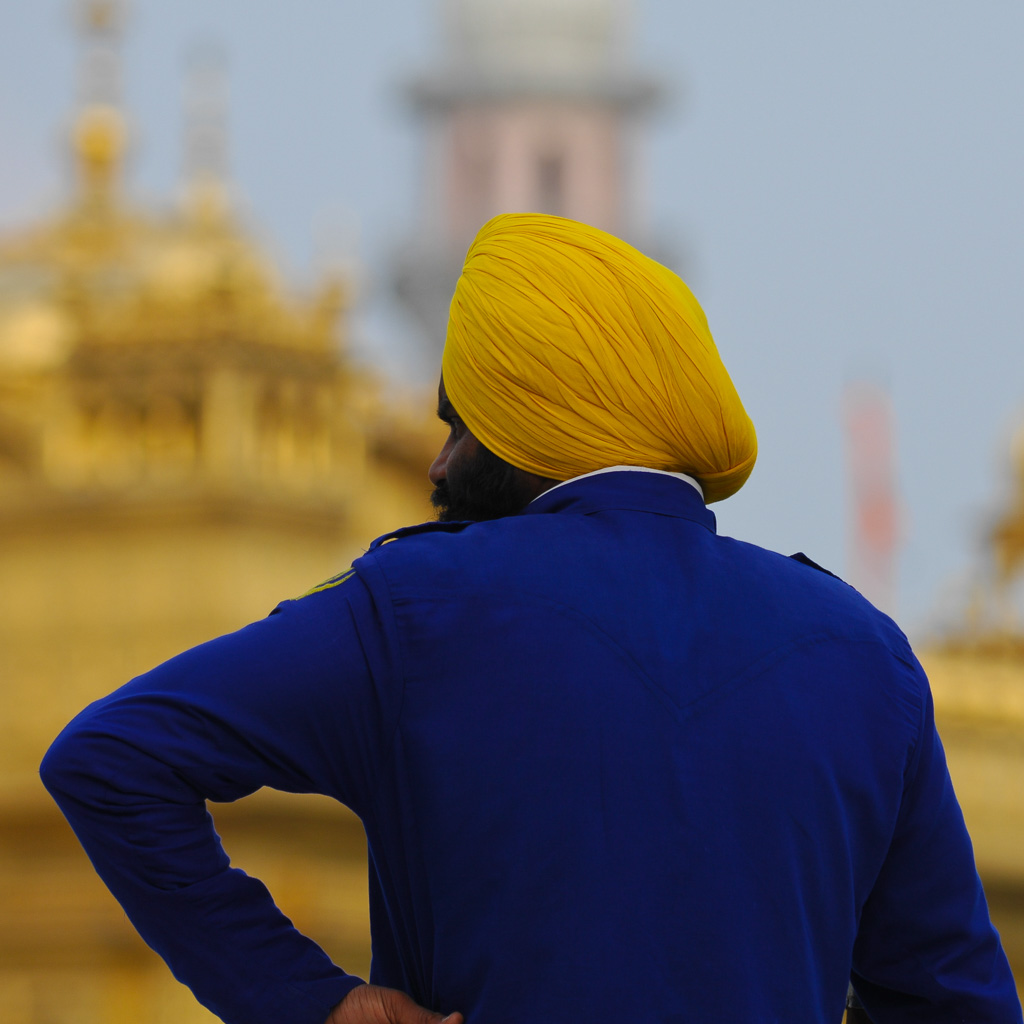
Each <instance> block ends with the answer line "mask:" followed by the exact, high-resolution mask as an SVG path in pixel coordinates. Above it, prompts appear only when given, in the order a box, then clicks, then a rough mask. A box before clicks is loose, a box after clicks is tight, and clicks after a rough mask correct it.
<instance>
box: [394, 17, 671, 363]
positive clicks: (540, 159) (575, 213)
mask: <svg viewBox="0 0 1024 1024" xmlns="http://www.w3.org/2000/svg"><path fill="white" fill-rule="evenodd" d="M443 11H444V27H445V50H444V53H443V55H442V64H441V67H440V68H439V69H438V70H437V71H435V72H433V73H431V74H427V75H424V76H422V77H421V78H419V79H418V80H417V81H416V82H414V83H413V85H412V86H411V88H410V98H411V100H412V103H413V105H414V108H415V110H416V111H417V114H418V116H419V117H420V119H421V122H422V124H423V131H424V136H425V139H424V142H425V150H424V166H423V168H422V174H423V181H422V201H421V204H420V209H421V210H422V211H423V213H422V219H421V221H420V223H419V224H417V225H415V234H414V235H413V237H412V239H411V240H410V242H409V244H408V245H406V246H405V247H404V248H403V249H402V251H401V253H400V254H399V255H398V256H397V258H396V265H395V285H396V290H397V292H398V295H399V297H400V298H401V299H402V301H403V302H404V303H405V305H406V306H407V307H408V309H409V310H410V312H411V313H412V314H413V315H414V317H415V318H416V320H417V321H418V322H419V324H420V326H421V328H422V329H423V331H424V333H425V336H426V338H427V339H428V341H429V342H430V343H431V346H432V347H431V348H430V351H429V353H428V354H427V358H429V360H430V361H431V364H432V365H433V364H434V363H436V360H437V357H438V356H439V354H440V351H441V347H442V345H443V342H444V330H445V324H446V322H447V315H448V303H449V301H450V299H451V291H452V282H453V281H454V280H455V279H456V277H457V276H458V272H459V268H460V266H461V264H462V259H463V257H464V256H465V253H466V249H467V247H468V246H469V243H470V242H471V241H472V239H473V236H474V235H475V234H476V232H477V230H478V229H479V228H480V226H481V225H482V224H483V223H484V222H485V221H487V220H488V219H489V218H491V217H493V216H495V215H496V214H498V213H506V212H539V213H553V214H557V215H560V216H563V217H571V218H573V219H575V220H581V221H585V222H586V223H588V224H593V225H595V226H596V227H599V228H603V229H605V230H606V231H611V232H612V233H614V234H617V235H620V236H623V237H625V238H627V239H629V240H633V241H637V244H641V243H642V242H648V241H649V240H638V239H637V234H638V232H639V231H640V230H642V228H643V225H641V224H639V223H638V219H639V218H638V216H637V211H636V209H635V207H634V200H635V192H634V186H635V181H634V178H635V174H634V167H633V162H634V159H635V155H636V153H635V150H636V142H637V140H636V138H635V137H634V136H635V135H636V132H637V125H638V121H639V118H640V116H641V115H642V114H643V113H644V112H646V111H647V110H649V109H650V108H651V107H652V105H653V104H654V103H655V101H656V100H657V99H658V96H659V90H658V88H657V86H656V85H655V83H654V82H653V81H650V80H648V79H646V78H644V77H641V76H639V75H637V74H635V73H634V72H632V71H631V70H630V68H629V67H628V64H627V56H628V54H627V49H626V42H627V40H628V39H629V29H630V19H629V9H628V3H627V2H626V0H444V8H443ZM645 247H646V248H647V249H648V250H649V249H650V246H649V245H646V246H645Z"/></svg>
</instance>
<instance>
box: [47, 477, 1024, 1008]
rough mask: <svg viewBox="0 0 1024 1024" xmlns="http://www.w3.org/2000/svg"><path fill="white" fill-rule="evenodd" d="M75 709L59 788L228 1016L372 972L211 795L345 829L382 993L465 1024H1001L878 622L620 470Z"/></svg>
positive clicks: (931, 753) (955, 819)
mask: <svg viewBox="0 0 1024 1024" xmlns="http://www.w3.org/2000/svg"><path fill="white" fill-rule="evenodd" d="M400 534H401V535H400V536H398V537H396V538H394V539H393V540H392V542H390V543H380V542H378V543H376V544H375V546H374V547H373V548H372V549H371V551H370V552H369V553H368V554H367V555H365V556H364V557H363V558H361V559H359V560H358V561H357V562H356V563H355V565H354V569H355V572H354V573H350V574H347V575H343V576H341V577H339V579H338V580H336V581H335V582H334V583H333V585H330V586H326V587H324V588H323V589H320V590H319V591H318V592H316V593H313V594H311V595H309V596H307V597H305V598H302V599H300V600H296V601H285V602H284V603H282V604H281V605H280V606H279V607H278V608H277V609H276V610H275V612H274V613H273V614H272V615H270V616H269V617H268V618H267V619H265V620H263V621H261V622H257V623H255V624H253V625H250V626H247V627H246V628H245V629H242V630H240V631H239V632H237V633H234V634H232V635H230V636H226V637H222V638H221V639H218V640H215V641H212V642H211V643H208V644H204V645H203V646H201V647H198V648H196V649H194V650H191V651H188V652H186V653H184V654H182V655H180V656H179V657H177V658H175V659H173V660H172V661H169V662H167V663H166V664H165V665H162V666H160V667H159V668H156V669H154V670H153V671H152V672H149V673H147V674H146V675H144V676H142V677H140V678H138V679H136V680H134V681H133V682H131V683H129V684H128V685H127V686H124V687H122V688H121V689H120V690H118V691H116V692H115V693H113V694H111V695H110V696H109V697H107V698H105V699H104V700H102V701H99V702H98V703H96V704H93V705H92V706H90V707H89V708H87V709H86V710H85V711H84V712H82V714H81V715H79V716H78V717H77V718H76V719H75V720H74V722H72V724H71V725H70V726H68V728H67V729H66V730H65V731H64V732H63V733H62V734H61V736H60V737H59V738H58V739H57V741H56V742H55V743H54V745H53V747H52V748H51V750H50V752H49V753H48V755H47V757H46V760H45V761H44V764H43V779H44V781H45V783H46V785H47V786H48V788H49V789H50V791H51V792H52V793H53V795H54V797H55V798H56V799H57V801H58V802H59V803H60V805H61V807H62V808H63V810H64V813H65V814H66V815H67V817H68V820H69V821H70V822H71V824H72V826H73V827H74V829H75V831H76V832H77V833H78V835H79V837H80V839H81V841H82V843H83V845H84V846H85V848H86V850H87V851H88V852H89V855H90V857H91V858H92V860H93V863H94V864H95V866H96V869H97V870H98V871H99V873H100V874H101V875H102V876H103V878H104V880H105V881H106V883H107V884H108V885H109V886H110V888H111V889H112V890H113V892H114V894H115V895H116V896H117V898H118V899H119V900H120V901H121V902H122V904H123V905H124V907H125V909H126V910H127V912H128V914H129V915H130V917H131V918H132V920H133V922H134V923H135V924H136V926H137V927H138V929H139V931H140V932H141V933H142V935H143V936H144V937H145V939H146V941H147V942H149V943H150V944H151V945H152V946H153V947H154V948H155V949H156V950H157V951H158V952H159V953H160V954H161V955H163V956H164V957H165V958H166V959H167V961H168V962H169V963H170V965H171V967H172V969H173V970H174V972H175V974H176V975H177V976H178V977H179V978H180V979H181V980H183V981H185V982H186V983H187V984H189V985H191V986H192V988H193V990H194V991H195V993H196V995H197V996H198V997H199V998H200V999H201V1000H202V1001H203V1002H204V1003H206V1005H208V1006H209V1007H210V1008H211V1009H213V1010H214V1012H216V1013H218V1014H219V1015H221V1016H222V1017H223V1018H224V1019H225V1020H227V1021H237V1022H239V1024H261V1022H266V1024H280V1022H282V1021H289V1022H298V1024H321V1022H322V1021H323V1019H324V1017H325V1016H326V1015H327V1012H328V1010H329V1009H330V1007H331V1006H332V1005H333V1004H334V1003H336V1002H337V1001H338V1000H339V999H341V998H342V997H343V996H344V995H345V993H346V992H347V991H348V990H349V989H350V988H351V987H352V986H353V985H355V984H356V983H357V982H356V979H353V978H351V977H350V976H348V975H345V974H343V973H342V972H341V971H340V970H339V969H338V968H336V967H335V966H333V965H332V964H331V963H330V961H329V960H328V958H327V957H326V956H325V954H323V953H322V952H321V951H320V950H319V949H318V948H317V947H316V946H315V945H313V944H312V943H311V942H309V941H308V940H306V939H305V938H303V937H302V936H300V935H299V934H298V933H297V932H296V931H295V930H294V929H293V928H292V927H291V925H290V924H289V922H288V921H287V920H286V919H285V918H284V917H283V916H281V915H280V914H279V913H278V912H277V910H276V909H275V907H274V906H273V903H272V901H271V899H270V896H269V894H268V893H267V892H266V890H265V889H264V888H263V887H262V886H261V885H260V884H259V883H258V882H257V881H255V880H254V879H250V878H248V877H247V876H246V875H244V874H243V873H242V872H240V871H238V870H236V869H233V868H231V867H229V865H228V860H227V857H226V856H225V854H224V852H223V851H222V850H221V847H220V844H219V841H218V839H217V837H216V835H215V833H214V831H213V828H212V823H211V820H210V818H209V816H208V814H207V812H206V808H205V802H204V801H205V800H215V801H223V800H234V799H237V798H238V797H241V796H244V795H245V794H247V793H251V792H252V791H254V790H256V789H258V788H259V787H260V786H273V787H276V788H278V789H282V790H287V791H291V792H319V793H326V794H328V795H330V796H333V797H336V798H337V799H338V800H341V801H342V802H344V803H345V804H347V805H348V806H349V807H351V808H352V809H353V810H354V811H355V812H356V813H357V814H358V815H359V816H360V818H361V819H362V821H363V823H364V826H365V828H366V834H367V838H368V843H369V853H370V896H371V916H372V933H373V953H374V959H373V968H372V980H373V981H374V982H377V983H379V984H383V985H390V986H395V987H398V988H402V989H404V990H405V991H406V992H408V993H409V994H410V995H412V996H413V997H414V998H415V999H416V1000H418V1001H420V1002H421V1003H423V1004H425V1005H426V1006H428V1007H431V1008H433V1009H438V1010H442V1011H444V1012H446V1013H447V1012H451V1011H453V1010H461V1011H463V1012H464V1013H465V1014H466V1015H467V1020H468V1021H469V1022H470V1024H505V1022H507V1024H512V1022H517V1024H522V1022H526V1021H544V1022H545V1024H555V1022H566V1024H578V1022H581V1021H588V1022H590V1021H618V1020H637V1021H645V1022H676V1021H678V1022H682V1021H686V1022H688V1024H723V1022H741V1021H742V1022H747V1021H749V1022H754V1021H757V1022H763V1021H779V1022H785V1024H822V1022H829V1021H834V1022H836V1024H838V1022H839V1020H840V1018H841V1016H842V1012H843V1003H844V996H845V993H846V987H847V981H848V979H849V978H850V975H851V968H852V970H853V972H854V973H853V977H854V980H855V983H856V984H857V986H858V990H859V992H860V994H861V997H862V999H863V1001H864V1003H865V1004H866V1006H867V1008H868V1010H869V1012H870V1013H871V1015H872V1016H873V1018H874V1019H875V1020H876V1021H879V1022H885V1021H893V1022H895V1021H899V1022H914V1021H922V1022H924V1021H928V1022H930V1024H934V1022H937V1021H961V1020H967V1021H971V1022H973V1024H982V1022H1000V1024H1006V1022H1014V1021H1017V1022H1019V1021H1020V1020H1021V1013H1020V1005H1019V1003H1018V1001H1017V998H1016V995H1015V992H1014V986H1013V980H1012V978H1011V976H1010V972H1009V968H1008V966H1007V964H1006V959H1005V957H1004V955H1003V952H1002V950H1001V948H1000V945H999V941H998V937H997V935H996V934H995V932H994V930H993V929H992V926H991V924H990V923H989V918H988V911H987V908H986V905H985V899H984V896H983V894H982V889H981V885H980V882H979V880H978V876H977V873H976V871H975V867H974V862H973V855H972V852H971V845H970V840H969V838H968V836H967V833H966V831H965V828H964V824H963V819H962V816H961V814H960V810H959V807H958V805H957V802H956V799H955V797H954V795H953V791H952V788H951V786H950V782H949V777H948V774H947V771H946V766H945V761H944V757H943V753H942V747H941V745H940V743H939V739H938V736H937V735H936V732H935V728H934V724H933V720H932V704H931V698H930V695H929V691H928V685H927V681H926V679H925V677H924V674H923V672H922V671H921V668H920V666H919V665H918V663H917V661H916V659H915V658H914V655H913V654H912V652H911V650H910V648H909V646H908V644H907V641H906V639H905V637H904V636H903V634H902V633H901V632H900V631H899V630H898V629H897V627H896V626H895V625H894V624H893V623H892V622H891V621H890V620H889V619H887V618H886V617H885V616H883V615H881V614H880V613H879V612H877V611H876V610H874V609H873V608H872V607H871V606H870V605H868V604H867V603H866V602H865V601H864V600H862V599H861V598H860V597H859V596H858V595H857V594H856V593H855V592H854V591H853V590H852V589H851V588H849V587H848V586H846V584H844V583H842V582H841V581H839V580H837V579H835V578H834V577H831V576H829V575H827V574H825V573H822V572H819V571H816V569H814V568H813V567H810V566H808V565H806V564H802V563H800V562H799V561H795V560H793V559H789V558H784V557H782V556H779V555H776V554H773V553H771V552H768V551H764V550H762V549H760V548H756V547H753V546H751V545H748V544H743V543H740V542H738V541H735V540H731V539H728V538H724V537H719V536H717V535H716V533H715V520H714V516H713V515H712V513H711V512H709V511H708V510H707V509H706V508H705V507H704V505H703V503H702V502H701V500H700V498H699V496H698V495H697V493H696V492H695V491H694V489H693V488H692V487H690V486H689V485H687V484H686V483H684V482H681V481H679V480H676V479H673V478H672V477H669V476H665V475H660V474H650V473H631V472H615V473H607V474H601V475H598V476H593V477H588V478H584V479H580V480H577V481H573V482H570V483H569V484H566V485H564V486H561V487H558V488H556V489H555V490H552V491H550V492H548V493H546V494H544V495H542V496H541V497H540V498H538V499H537V500H536V501H535V502H533V504H532V505H530V506H529V508H528V509H527V510H526V512H525V513H524V514H522V515H519V516H515V517H511V518H508V519H503V520H498V521H496V522H491V523H480V524H472V525H459V526H452V525H448V526H441V525H436V524H434V525H430V524H428V525H425V526H423V527H418V528H414V529H412V530H408V531H400Z"/></svg>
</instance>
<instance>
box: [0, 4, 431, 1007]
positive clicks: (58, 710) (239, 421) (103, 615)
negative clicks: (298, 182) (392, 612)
mask: <svg viewBox="0 0 1024 1024" xmlns="http://www.w3.org/2000/svg"><path fill="white" fill-rule="evenodd" d="M80 13H81V16H82V17H81V31H82V48H83V51H84V52H83V61H82V63H83V82H82V99H81V102H80V107H79V110H78V112H77V115H76V117H75V120H74V127H73V131H72V139H71V150H72V156H73V160H74V192H73V195H72V196H71V197H70V199H69V202H68V203H67V205H66V207H65V208H64V209H63V210H61V211H60V212H59V213H57V214H56V215H55V216H54V217H53V218H52V219H51V220H49V221H47V222H45V223H42V224H38V225H36V226H34V227H30V228H28V229H26V230H25V231H23V232H22V233H20V234H16V235H13V236H8V237H5V238H0V579H2V580H3V587H2V589H0V695H2V699H3V714H2V715H0V908H2V915H0V1007H2V1010H0V1017H2V1018H3V1020H4V1021H5V1024H58V1022H62V1021H71V1020H74V1021H75V1022H76V1024H137V1022H139V1021H142V1020H155V1019H161V1020H162V1019H167V1020H171V1019H173V1020H175V1021H179V1022H190V1021H209V1020H212V1019H213V1018H212V1016H211V1015H209V1014H208V1013H206V1012H205V1011H204V1010H202V1008H200V1007H198V1006H197V1004H195V1002H194V1000H193V999H192V997H191V995H190V994H188V993H187V992H185V991H184V990H183V989H181V988H180V986H178V985H177V983H176V982H174V980H173V979H172V978H171V976H170V974H169V973H168V972H167V970H166V968H165V967H164V966H163V965H162V964H161V963H160V962H159V961H158V960H157V959H156V957H155V956H154V955H153V954H151V953H150V952H149V951H148V950H147V949H146V948H145V947H144V945H143V944H142V942H141V940H140V939H139V938H138V937H137V936H136V935H135V934H134V931H133V930H132V929H131V927H130V926H129V925H128V924H127V922H126V921H125V919H124V915H123V914H122V912H121V911H120V909H119V908H118V907H117V906H116V904H115V903H114V901H113V899H112V898H111V897H110V896H109V894H107V893H106V891H105V890H104V889H103V886H102V885H101V883H100V882H99V881H98V879H96V877H95V876H94V874H93V872H92V869H91V867H90V865H89V864H88V862H87V860H86V858H85V856H84V854H83V853H82V851H81V849H80V848H78V847H77V844H76V843H75V841H74V839H73V837H72V836H71V834H70V830H69V829H68V828H67V826H66V824H65V823H64V822H63V819H62V818H61V817H60V815H59V813H58V812H57V811H56V810H55V808H54V807H53V805H52V803H51V801H50V800H49V797H48V796H47V795H46V794H45V793H44V792H43V790H42V788H41V786H40V785H39V781H38V775H37V766H38V763H39V760H40V758H41V757H42V754H43V752H44V750H45V749H46V746H47V744H48V743H49V741H50V740H51V739H52V738H53V737H54V736H55V735H56V733H57V732H58V731H59V730H60V728H61V727H62V726H63V725H64V723H65V722H66V721H67V720H68V719H69V718H70V717H71V716H72V715H73V714H74V713H76V712H77V711H78V710H80V709H81V708H82V707H83V706H84V705H85V704H86V703H88V702H89V701H90V700H92V699H95V698H96V697H98V696H101V695H102V694H104V693H106V692H109V691H110V690H111V689H113V688H114V687H115V686H117V685H119V684H120V683H122V682H124V681H127V680H128V679H129V678H131V677H132V676H133V675H135V674H138V673H139V672H141V671H144V670H146V669H148V668H150V667H152V666H153V665H155V664H157V663H158V662H160V661H162V660H164V659H166V658H167V657H169V656H171V655H173V654H175V653H177V652H178V651H180V650H183V649H185V648H187V647H190V646H192V645H194V644H196V643H199V642H201V641H203V640H206V639H209V638H210V637H213V636H215V635H218V634H220V633H223V632H227V631H230V630H232V629H236V628H238V627H240V626H242V625H244V624H245V623H246V622H248V621H251V620H252V619H255V618H258V617H260V616H262V615H265V614H266V613H267V612H268V611H269V610H270V609H271V608H272V607H273V606H274V605H275V604H276V603H277V602H278V601H279V600H281V599H282V598H287V597H294V596H296V595H297V594H299V593H302V592H303V591H305V590H307V589H309V587H311V586H313V585H314V584H316V583H318V582H319V581H320V580H323V579H324V578H326V577H328V576H330V575H333V574H334V573H335V572H337V571H338V570H339V569H341V568H344V567H345V566H347V565H348V564H349V562H350V561H351V560H352V559H353V558H354V557H356V556H357V555H358V554H360V553H361V551H362V550H363V547H364V546H365V545H366V544H367V543H368V542H369V540H370V539H372V538H373V537H374V536H376V535H378V534H381V533H384V532H386V531H387V530H389V529H393V528H395V527H397V526H400V525H404V524H406V523H410V522H417V521H420V520H423V519H425V518H428V517H429V514H430V512H429V503H428V500H427V496H428V490H429V485H428V483H427V480H426V467H427V465H428V464H429V462H430V459H431V458H432V456H433V454H434V448H435V441H436V442H438V445H439V442H440V439H441V435H442V432H441V431H440V427H439V426H438V425H437V424H436V421H433V420H432V419H427V418H426V415H428V414H425V416H424V418H423V419H420V418H419V414H418V413H416V412H415V411H412V412H409V413H404V414H403V413H396V412H395V411H394V410H388V409H385V408H384V407H383V404H382V402H381V400H380V398H379V397H378V395H379V392H378V390H377V389H376V387H375V385H374V382H373V381H372V380H371V379H370V378H369V377H368V376H366V375H365V374H363V373H360V372H359V371H357V370H356V369H354V368H353V367H352V366H351V365H350V364H349V363H348V362H347V360H346V358H345V357H344V355H343V354H342V340H343V339H342V333H341V331H340V325H339V317H340V315H341V314H342V312H343V311H344V306H345V282H344V281H326V282H324V283H323V284H322V286H321V287H320V289H319V290H318V292H317V293H316V294H315V295H314V296H313V297H312V298H310V299H309V300H306V301H298V300H294V299H290V298H289V297H287V296H286V295H285V294H284V293H283V291H282V289H281V287H280V285H279V283H278V281H277V280H276V277H275V273H274V268H273V267H272V266H271V264H270V263H269V262H268V260H267V259H266V257H265V256H264V255H263V254H262V253H261V252H260V251H259V249H258V248H257V247H256V246H255V245H254V244H253V243H252V242H251V240H250V239H249V238H248V237H247V236H246V234H245V232H244V231H243V229H242V227H241V225H240V224H239V222H238V220H237V218H236V216H235V215H234V213H233V211H232V208H231V204H230V202H229V195H228V189H227V186H226V183H225V181H224V179H223V139H222V138H221V137H220V136H219V134H218V133H219V132H220V131H221V128H220V127H219V126H220V123H221V121H222V114H223V111H222V110H221V109H220V108H219V106H218V103H219V101H218V99H217V95H216V89H215V88H214V86H215V84H216V83H215V82H213V81H212V80H211V74H212V72H211V69H210V67H209V66H207V67H205V68H201V69H199V70H200V72H201V76H205V78H204V77H200V78H199V79H198V80H197V81H194V82H193V88H192V89H191V90H190V100H189V121H190V127H189V131H188V136H189V138H188V148H189V160H188V166H189V180H188V182H187V183H186V190H185V191H186V199H185V202H184V204H183V206H182V207H181V208H179V209H177V210H175V211H172V212H170V213H167V214H161V215H158V214H154V213H151V212H149V211H146V210H141V209H137V208H135V207H134V206H133V205H132V204H131V203H130V202H129V200H128V198H127V197H126V193H125V189H124V187H123V185H122V180H121V179H122V172H123V169H124V164H125V156H126V150H127V148H128V141H129V132H128V127H127V124H126V120H125V118H124V116H123V114H122V112H121V110H120V107H119V104H118V88H117V72H118V61H117V44H118V35H119V29H120V20H121V19H120V13H121V12H120V9H119V6H118V5H117V4H115V3H113V2H110V0H106V2H100V0H93V2H90V3H85V4H82V5H81V7H80ZM213 77H214V78H215V75H213ZM428 424H429V425H428ZM217 820H218V825H219V826H220V828H221V831H222V833H223V834H224V836H225V845H226V847H227V849H228V852H229V853H231V854H232V855H233V857H236V859H237V862H238V863H239V864H240V865H241V866H244V867H247V868H250V869H251V870H252V871H253V872H254V873H256V874H259V875H261V876H262V877H264V878H265V879H266V880H267V881H268V883H269V884H270V886H271V888H272V889H273V891H274V893H275V896H276V897H277V898H278V900H279V902H280V903H281V906H282V907H283V909H284V910H285V911H286V912H287V913H289V914H290V915H291V916H292V917H293V919H294V920H295V921H296V922H297V923H298V924H299V925H300V927H302V928H304V929H305V930H306V931H308V933H309V934H311V935H313V936H314V937H315V938H317V939H318V940H319V941H320V942H321V944H322V945H324V946H325V948H326V949H328V950H329V951H330V952H331V954H332V955H333V956H334V957H335V958H336V959H338V960H339V961H340V962H342V963H345V964H346V966H347V967H349V969H351V970H355V971H365V970H366V969H367V965H368V956H369V952H368V921H367V911H366V906H365V901H366V875H365V843H364V840H363V834H362V829H361V827H360V826H359V823H358V822H357V821H355V819H354V818H352V817H351V816H350V815H347V813H346V812H344V811H343V809H341V808H339V807H337V806H336V805H330V804H328V803H327V801H323V802H319V801H316V800H312V801H307V800H303V799H302V798H294V797H292V798H288V799H287V800H284V801H282V802H280V803H278V802H277V801H276V800H275V799H274V794H259V795H258V796H257V797H254V798H251V799H250V800H246V801H243V802H242V803H241V804H239V805H236V806H234V807H231V808H224V809H222V810H218V812H217ZM156 1008H159V1013H157V1012H156Z"/></svg>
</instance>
